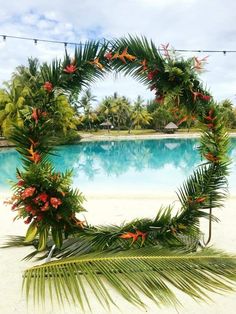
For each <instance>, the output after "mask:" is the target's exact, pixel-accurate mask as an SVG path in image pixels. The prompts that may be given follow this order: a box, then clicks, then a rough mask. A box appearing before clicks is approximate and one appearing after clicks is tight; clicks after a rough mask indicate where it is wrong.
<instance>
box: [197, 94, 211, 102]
mask: <svg viewBox="0 0 236 314" xmlns="http://www.w3.org/2000/svg"><path fill="white" fill-rule="evenodd" d="M200 97H201V99H202V100H205V101H209V100H210V99H211V96H209V95H203V94H201V95H200Z"/></svg>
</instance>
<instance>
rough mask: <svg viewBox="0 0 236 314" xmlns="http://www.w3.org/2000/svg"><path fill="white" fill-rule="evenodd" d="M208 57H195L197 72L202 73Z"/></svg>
mask: <svg viewBox="0 0 236 314" xmlns="http://www.w3.org/2000/svg"><path fill="white" fill-rule="evenodd" d="M207 58H208V56H206V57H204V58H202V59H199V58H197V57H194V68H195V69H196V70H197V71H201V70H202V69H203V64H204V63H205V62H206V60H207Z"/></svg>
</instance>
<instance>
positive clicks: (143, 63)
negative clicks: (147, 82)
mask: <svg viewBox="0 0 236 314" xmlns="http://www.w3.org/2000/svg"><path fill="white" fill-rule="evenodd" d="M140 64H141V65H142V70H143V71H146V70H147V69H148V67H147V60H146V59H144V60H143V61H142V62H140Z"/></svg>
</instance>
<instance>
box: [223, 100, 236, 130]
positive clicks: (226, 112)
mask: <svg viewBox="0 0 236 314" xmlns="http://www.w3.org/2000/svg"><path fill="white" fill-rule="evenodd" d="M219 109H220V113H221V115H222V117H223V119H224V121H225V125H226V126H227V127H228V128H230V129H231V128H233V127H235V126H236V115H235V109H234V106H233V103H232V102H231V101H230V100H229V99H225V100H223V101H222V102H221V103H219Z"/></svg>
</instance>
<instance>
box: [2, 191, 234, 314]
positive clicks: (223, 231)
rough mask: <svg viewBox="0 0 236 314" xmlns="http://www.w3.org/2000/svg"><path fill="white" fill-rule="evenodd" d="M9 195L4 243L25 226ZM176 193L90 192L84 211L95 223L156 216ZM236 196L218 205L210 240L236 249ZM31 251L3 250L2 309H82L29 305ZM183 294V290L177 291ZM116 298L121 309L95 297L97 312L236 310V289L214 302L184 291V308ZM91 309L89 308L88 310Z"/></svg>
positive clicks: (8, 312) (21, 313) (21, 312)
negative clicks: (24, 290)
mask: <svg viewBox="0 0 236 314" xmlns="http://www.w3.org/2000/svg"><path fill="white" fill-rule="evenodd" d="M6 197H7V195H6V194H5V195H3V194H1V195H0V202H1V214H0V237H1V243H3V242H4V237H5V236H6V235H10V234H14V235H16V234H17V235H24V233H25V230H26V228H27V227H26V226H25V225H24V223H23V222H22V221H16V222H13V221H12V220H13V217H14V213H12V212H11V210H10V208H9V206H6V205H4V204H3V201H4V200H5V199H6ZM175 199H176V197H175V195H174V194H173V195H171V194H170V195H168V194H167V195H165V196H163V197H158V198H157V197H155V195H146V196H140V195H139V197H138V196H136V197H135V195H132V196H130V197H128V195H118V196H116V197H115V196H112V195H111V196H110V197H108V196H107V195H104V197H103V196H102V195H100V197H97V196H96V195H88V196H87V202H86V204H85V206H86V208H87V211H88V212H87V213H85V216H86V219H87V220H88V221H89V222H90V223H92V224H106V223H107V224H108V223H120V222H123V221H124V220H130V219H132V218H135V217H137V216H139V217H153V216H155V214H156V212H157V210H158V208H159V207H160V205H165V204H170V203H172V202H173V201H175ZM235 202H236V197H235V196H231V197H230V198H229V199H228V200H227V202H226V206H225V208H224V209H217V216H218V217H219V218H220V220H221V222H220V223H218V224H214V227H213V238H212V242H211V244H212V245H214V246H215V247H217V248H219V249H223V250H226V251H230V252H235V253H236V245H235V243H236V228H235V221H236V211H235ZM203 228H205V230H206V224H205V225H204V224H203ZM31 251H32V248H30V247H27V248H9V249H1V250H0V256H1V259H0V276H1V277H0V278H1V281H0V291H1V300H0V312H1V313H4V314H12V313H18V314H26V313H31V314H36V313H37V314H39V313H44V314H49V313H50V314H53V313H57V314H67V313H68V314H69V313H70V314H75V313H81V311H80V310H79V309H78V308H77V309H76V308H73V307H72V308H65V309H64V310H59V309H56V308H54V309H52V308H51V307H49V306H48V307H47V308H46V310H44V311H40V310H37V309H34V308H33V306H32V305H29V307H28V309H27V305H26V301H25V298H24V295H21V284H22V273H23V271H24V269H26V268H27V267H30V266H33V265H35V262H34V261H30V262H25V261H21V259H22V258H23V257H24V256H25V255H26V254H28V253H30V252H31ZM178 295H180V293H178ZM114 299H115V302H116V303H117V304H119V307H120V310H118V309H116V308H111V310H110V311H106V310H104V309H103V308H101V307H100V305H98V304H96V301H95V300H94V302H92V303H94V313H100V314H103V313H104V314H105V313H114V314H116V313H117V314H118V313H126V314H127V313H132V312H135V313H136V314H141V313H150V314H151V313H153V314H154V313H163V314H167V313H168V314H172V313H179V314H186V313H187V314H198V313H201V314H208V313H209V314H221V313H228V314H231V313H232V314H233V313H235V307H236V293H232V294H229V295H227V296H221V295H213V296H212V300H213V301H212V302H211V303H209V304H205V303H200V304H198V303H196V302H194V301H193V300H191V299H190V298H189V297H186V296H184V295H182V294H181V302H182V304H183V307H182V308H178V309H175V308H161V309H159V308H157V307H156V306H155V305H154V304H153V303H152V302H151V301H149V300H146V304H147V305H148V308H147V309H146V310H144V309H138V308H135V307H134V306H132V305H130V304H128V303H127V302H125V301H124V300H123V299H121V298H120V297H119V296H118V295H116V294H115V295H114ZM88 313H89V312H88Z"/></svg>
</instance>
